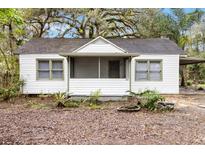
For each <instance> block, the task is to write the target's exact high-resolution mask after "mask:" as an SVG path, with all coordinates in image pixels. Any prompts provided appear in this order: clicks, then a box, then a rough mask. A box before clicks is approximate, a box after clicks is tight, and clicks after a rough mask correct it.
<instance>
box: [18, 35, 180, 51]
mask: <svg viewBox="0 0 205 154" xmlns="http://www.w3.org/2000/svg"><path fill="white" fill-rule="evenodd" d="M108 40H109V41H111V42H112V43H114V44H115V45H117V46H119V47H120V48H122V49H124V50H125V51H127V52H128V53H139V54H184V51H183V50H182V49H181V48H179V47H178V46H177V44H176V43H174V42H173V41H171V40H168V39H160V38H151V39H135V38H132V39H129V38H116V39H108ZM89 41H91V39H66V38H37V39H33V40H31V41H29V42H27V43H25V44H24V45H23V46H22V47H20V48H19V49H18V51H17V53H19V54H47V53H71V52H72V51H74V50H75V49H77V48H79V47H81V46H82V45H84V44H86V43H88V42H89Z"/></svg>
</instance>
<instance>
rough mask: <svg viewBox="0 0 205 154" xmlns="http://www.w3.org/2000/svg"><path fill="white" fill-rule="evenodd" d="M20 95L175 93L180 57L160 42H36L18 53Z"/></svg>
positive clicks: (171, 45) (99, 39)
mask: <svg viewBox="0 0 205 154" xmlns="http://www.w3.org/2000/svg"><path fill="white" fill-rule="evenodd" d="M18 54H19V62H20V78H21V79H23V80H24V81H25V85H24V87H23V93H24V94H49V93H56V92H67V93H70V94H71V95H74V96H88V95H90V93H91V92H93V91H96V90H100V91H101V94H102V96H125V95H127V94H128V92H127V91H129V90H130V91H134V92H139V91H142V90H145V89H152V90H157V91H159V92H160V93H162V94H177V93H179V66H180V57H184V56H185V54H184V51H183V50H182V49H181V48H179V47H178V46H177V44H175V43H174V42H173V41H171V40H169V39H166V38H164V39H162V38H151V39H136V38H113V39H105V38H103V37H101V36H99V37H97V38H95V39H80V38H79V39H66V38H55V39H54V38H37V39H33V40H31V41H29V42H27V43H26V44H24V45H23V46H22V47H21V48H19V50H18Z"/></svg>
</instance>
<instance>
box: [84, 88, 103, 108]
mask: <svg viewBox="0 0 205 154" xmlns="http://www.w3.org/2000/svg"><path fill="white" fill-rule="evenodd" d="M100 96H101V91H100V90H96V91H93V92H91V93H90V96H89V97H88V98H86V99H85V100H84V101H83V103H85V102H88V103H89V105H88V106H89V107H90V109H101V105H100V104H99V103H100V101H99V98H100Z"/></svg>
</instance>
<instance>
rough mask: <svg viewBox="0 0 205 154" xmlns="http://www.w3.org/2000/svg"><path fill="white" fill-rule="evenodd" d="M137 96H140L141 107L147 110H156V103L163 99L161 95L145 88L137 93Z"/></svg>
mask: <svg viewBox="0 0 205 154" xmlns="http://www.w3.org/2000/svg"><path fill="white" fill-rule="evenodd" d="M139 96H140V97H141V98H142V101H141V102H140V104H141V107H142V108H147V109H149V110H156V109H157V103H158V102H159V101H164V100H165V98H164V97H163V96H161V95H160V94H159V93H158V92H157V91H154V90H146V91H144V92H141V93H139Z"/></svg>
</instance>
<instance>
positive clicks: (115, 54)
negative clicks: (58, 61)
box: [59, 53, 139, 57]
mask: <svg viewBox="0 0 205 154" xmlns="http://www.w3.org/2000/svg"><path fill="white" fill-rule="evenodd" d="M59 55H60V56H64V57H137V56H139V54H137V53H59Z"/></svg>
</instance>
